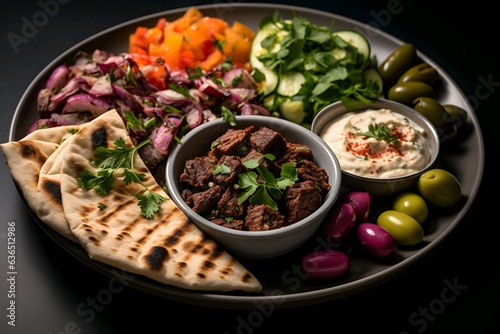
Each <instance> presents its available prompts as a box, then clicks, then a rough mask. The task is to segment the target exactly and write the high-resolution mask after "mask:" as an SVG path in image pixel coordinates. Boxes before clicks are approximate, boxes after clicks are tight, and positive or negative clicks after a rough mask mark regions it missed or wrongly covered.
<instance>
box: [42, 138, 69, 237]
mask: <svg viewBox="0 0 500 334" xmlns="http://www.w3.org/2000/svg"><path fill="white" fill-rule="evenodd" d="M72 139H73V137H72V136H71V137H67V138H66V139H65V140H64V141H63V142H62V143H61V145H59V147H58V148H57V149H56V150H55V151H54V152H53V153H52V154H51V155H50V156H49V157H48V159H47V161H45V163H44V164H43V166H42V168H41V169H40V174H39V177H38V184H37V188H36V197H35V204H34V207H35V209H36V210H35V212H36V214H37V216H38V218H39V219H40V220H41V221H43V222H44V223H46V224H47V225H49V226H50V227H51V228H53V229H54V230H56V231H57V232H59V233H60V234H61V235H63V236H65V237H66V238H68V239H70V240H72V241H74V242H78V239H77V238H76V237H75V236H74V235H73V233H72V232H71V230H70V228H69V225H68V222H67V221H66V216H65V215H64V210H63V206H62V196H61V165H62V160H63V159H62V158H63V156H62V155H61V154H60V152H62V151H63V150H64V148H65V147H66V146H67V145H68V144H69V143H70V142H71V140H72Z"/></svg>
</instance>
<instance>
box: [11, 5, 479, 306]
mask: <svg viewBox="0 0 500 334" xmlns="http://www.w3.org/2000/svg"><path fill="white" fill-rule="evenodd" d="M190 7H193V6H185V7H179V8H173V9H169V10H165V11H160V12H156V13H151V14H147V15H143V16H140V17H136V18H134V19H131V20H127V21H124V22H122V23H119V24H117V25H114V26H111V27H109V28H106V29H104V30H102V31H100V32H98V33H96V34H93V35H91V36H89V37H87V38H85V39H83V40H81V41H80V42H78V43H76V44H74V45H73V46H71V47H70V48H68V49H67V50H65V51H64V52H63V53H61V54H60V55H58V56H57V57H55V58H54V59H53V60H52V61H50V62H49V63H48V64H47V65H46V66H45V67H44V68H43V69H42V70H41V71H40V72H39V73H38V74H37V75H36V76H35V77H34V78H33V80H32V81H31V83H30V84H29V85H28V87H27V88H26V89H25V91H24V92H23V94H22V95H21V98H20V100H19V102H18V104H17V106H16V108H15V111H14V114H13V116H12V120H11V124H10V128H9V137H8V138H9V141H14V140H16V138H14V134H15V132H16V127H17V126H18V123H19V122H20V115H21V114H22V112H23V105H24V101H25V100H26V99H27V97H28V96H29V95H30V94H31V93H32V91H33V90H34V88H35V87H36V86H37V85H38V84H39V83H40V81H41V80H42V79H43V78H44V77H46V75H47V72H48V71H49V70H50V69H51V68H55V66H57V65H58V64H60V63H61V61H62V60H63V59H64V58H67V57H68V56H69V55H72V54H74V53H75V52H77V51H79V49H80V48H81V47H82V46H84V45H86V44H89V43H90V42H91V41H92V40H95V39H97V38H100V37H102V36H105V35H107V34H110V33H112V32H114V31H120V30H122V29H124V28H126V27H130V26H133V25H134V24H137V23H139V22H142V21H147V20H154V19H156V18H159V17H162V16H166V15H175V14H182V13H183V12H184V11H186V10H187V9H188V8H190ZM195 7H196V8H198V9H199V10H200V11H202V12H203V10H207V9H209V10H214V9H217V8H218V7H220V8H227V7H234V8H236V9H238V8H239V9H240V10H241V8H247V7H249V8H253V9H256V8H269V9H270V8H272V9H275V10H277V11H297V12H302V13H308V14H310V15H315V16H322V17H324V18H328V19H332V20H342V21H344V22H346V23H350V24H353V25H356V26H358V25H361V26H363V27H365V28H366V29H369V30H375V31H376V33H377V34H378V35H380V36H382V37H384V38H385V39H388V40H390V41H392V42H393V43H395V44H402V43H404V41H403V40H401V39H399V38H398V37H396V36H394V35H391V34H389V33H387V32H385V31H383V30H380V29H375V27H372V26H370V25H368V24H366V23H363V22H360V21H357V20H355V19H352V18H350V17H346V16H342V15H339V14H335V13H332V12H327V11H323V10H319V9H315V8H309V7H303V6H297V5H286V4H272V3H259V2H248V3H238V2H236V3H219V4H204V5H197V6H195ZM417 53H418V55H419V56H420V57H421V58H422V59H424V60H426V61H429V62H430V63H432V65H433V66H436V68H437V69H438V71H439V72H440V74H441V75H444V76H445V78H446V80H447V81H448V82H450V83H451V84H452V85H453V86H454V87H455V89H456V90H457V91H458V93H459V95H460V96H461V98H462V99H463V101H462V103H465V104H466V105H467V109H468V111H470V116H471V118H470V120H468V121H470V122H471V123H472V124H473V125H474V130H475V131H476V137H477V140H478V143H479V152H477V153H478V155H479V157H480V158H479V161H478V162H477V166H478V169H477V173H476V174H475V178H474V182H473V187H472V189H471V192H470V195H472V196H470V197H472V198H467V201H466V203H465V204H464V206H463V207H462V209H461V210H460V212H459V213H458V215H457V217H456V219H455V220H454V221H453V222H452V223H451V224H450V226H448V227H447V228H446V229H445V230H444V231H443V232H442V233H441V234H440V235H438V236H437V237H436V238H435V239H434V240H432V243H433V244H434V245H427V246H425V247H423V248H422V249H419V250H418V252H417V253H415V254H413V255H412V256H410V257H409V258H406V259H404V260H402V261H401V262H398V263H396V264H393V265H391V266H390V267H388V268H386V269H383V270H381V271H379V272H376V273H374V274H371V275H369V276H367V277H362V278H360V279H356V280H353V281H349V282H346V283H342V284H340V285H333V286H331V287H328V288H322V289H318V290H312V291H305V292H298V293H292V294H285V295H276V296H274V295H254V294H249V295H245V294H242V295H236V294H232V293H229V294H226V293H219V292H213V293H211V292H206V291H198V290H186V289H181V288H177V287H174V286H168V285H166V284H162V283H159V282H154V281H152V280H151V282H150V279H148V278H147V277H144V279H143V278H142V277H140V280H139V281H145V283H144V282H137V281H135V280H133V279H132V280H130V281H129V285H130V286H132V287H134V288H136V289H138V290H142V291H143V292H146V293H150V294H154V295H156V296H162V297H164V298H167V299H169V300H174V301H178V302H182V303H187V304H196V305H203V306H210V307H219V308H229V307H230V308H235V307H236V308H240V309H241V308H243V309H249V308H255V303H259V302H273V303H274V304H275V306H276V307H281V308H288V307H295V306H299V305H300V306H303V305H310V304H317V303H321V302H325V301H332V300H337V299H341V298H345V297H348V296H352V295H354V294H356V293H358V292H363V291H366V290H367V289H369V288H371V287H374V286H378V285H380V284H381V283H383V282H386V281H387V280H389V279H392V278H394V277H395V276H398V275H400V274H401V273H403V272H404V271H407V270H410V269H411V267H412V265H414V264H415V263H416V262H418V261H422V260H423V259H424V258H426V257H428V255H429V253H430V252H431V251H434V249H435V247H437V246H439V245H441V244H442V242H443V241H444V240H445V239H446V238H448V237H449V236H450V235H451V234H452V232H454V230H456V226H457V225H459V223H460V222H461V221H462V220H463V218H464V216H465V215H466V214H467V212H468V211H469V209H470V207H471V206H472V204H473V202H474V200H475V197H476V195H477V193H478V191H479V188H480V187H481V184H482V181H483V174H484V164H485V153H484V152H485V147H484V142H483V141H484V138H483V136H482V132H481V128H480V126H479V122H478V120H477V117H476V114H475V112H474V110H473V109H472V107H471V105H470V103H469V102H468V101H467V99H466V97H465V94H464V93H463V91H462V89H461V88H460V86H458V85H457V83H456V81H455V80H454V79H453V78H452V77H451V76H450V75H449V74H448V73H446V72H445V71H444V70H443V68H442V67H441V66H440V65H439V64H437V63H436V62H435V61H433V60H432V59H431V58H429V57H428V56H426V55H425V54H423V53H422V52H420V51H417ZM18 190H19V189H18ZM19 195H20V196H21V198H22V199H23V201H24V203H25V205H26V202H25V199H24V197H23V196H22V193H21V192H19ZM26 207H27V209H28V211H29V212H30V214H31V216H32V217H33V218H34V219H35V220H36V221H37V222H38V225H40V227H42V229H43V230H44V231H45V232H46V233H47V234H48V236H49V237H50V238H51V239H53V240H54V241H55V242H56V243H57V244H58V245H59V246H61V247H62V248H63V249H64V250H65V251H67V252H69V253H70V254H71V255H72V256H74V257H75V258H76V259H78V260H79V261H81V262H83V263H85V264H86V265H87V266H89V267H90V268H91V269H93V270H96V271H99V272H100V273H101V274H104V275H107V276H110V275H112V273H111V272H110V269H112V268H114V267H111V266H109V265H107V264H104V263H99V262H97V261H94V260H92V259H90V258H86V259H85V258H84V257H83V256H82V255H86V252H85V251H84V250H83V251H82V252H85V253H81V254H74V251H75V249H76V247H79V245H78V244H76V243H73V242H72V241H70V240H64V238H63V237H62V236H60V235H57V232H55V231H53V230H51V229H50V227H49V226H47V225H46V224H44V223H43V222H41V221H40V220H39V219H38V217H37V216H36V214H35V213H34V212H32V211H31V210H30V209H29V207H28V206H27V205H26ZM73 244H74V245H73ZM72 248H73V249H72ZM360 285H361V286H360ZM160 290H163V291H160Z"/></svg>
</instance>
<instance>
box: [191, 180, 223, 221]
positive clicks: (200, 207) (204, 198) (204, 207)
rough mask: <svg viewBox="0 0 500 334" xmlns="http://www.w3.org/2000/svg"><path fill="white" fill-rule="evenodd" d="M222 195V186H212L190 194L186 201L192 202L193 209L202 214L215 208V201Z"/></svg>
mask: <svg viewBox="0 0 500 334" xmlns="http://www.w3.org/2000/svg"><path fill="white" fill-rule="evenodd" d="M221 196H222V188H221V187H220V186H213V187H212V188H208V189H207V190H205V191H201V192H198V193H194V194H192V195H191V196H190V197H189V199H188V201H189V202H190V203H191V204H192V205H190V206H191V207H192V208H193V211H194V212H196V213H198V214H200V215H203V214H206V213H210V211H212V210H216V209H217V203H218V202H219V200H220V198H221Z"/></svg>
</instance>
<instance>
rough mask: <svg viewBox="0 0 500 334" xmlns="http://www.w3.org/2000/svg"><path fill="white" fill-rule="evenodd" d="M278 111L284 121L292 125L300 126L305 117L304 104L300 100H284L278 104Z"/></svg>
mask: <svg viewBox="0 0 500 334" xmlns="http://www.w3.org/2000/svg"><path fill="white" fill-rule="evenodd" d="M279 110H280V112H281V115H283V117H284V118H285V119H287V120H289V121H291V122H293V123H297V124H302V122H303V121H304V119H305V117H306V111H305V106H304V102H303V101H301V100H285V101H283V102H281V103H280V105H279Z"/></svg>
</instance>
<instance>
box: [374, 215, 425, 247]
mask: <svg viewBox="0 0 500 334" xmlns="http://www.w3.org/2000/svg"><path fill="white" fill-rule="evenodd" d="M377 225H379V226H381V227H383V228H385V229H386V230H387V231H388V232H389V233H390V234H391V235H392V237H393V238H394V240H396V242H397V243H398V244H400V245H403V246H414V245H417V244H419V243H421V242H422V240H423V238H424V229H423V228H422V226H421V225H420V224H419V222H418V221H417V220H415V218H413V217H411V216H409V215H407V214H406V213H403V212H399V211H396V210H386V211H384V212H382V213H381V214H380V215H379V216H378V217H377Z"/></svg>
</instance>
